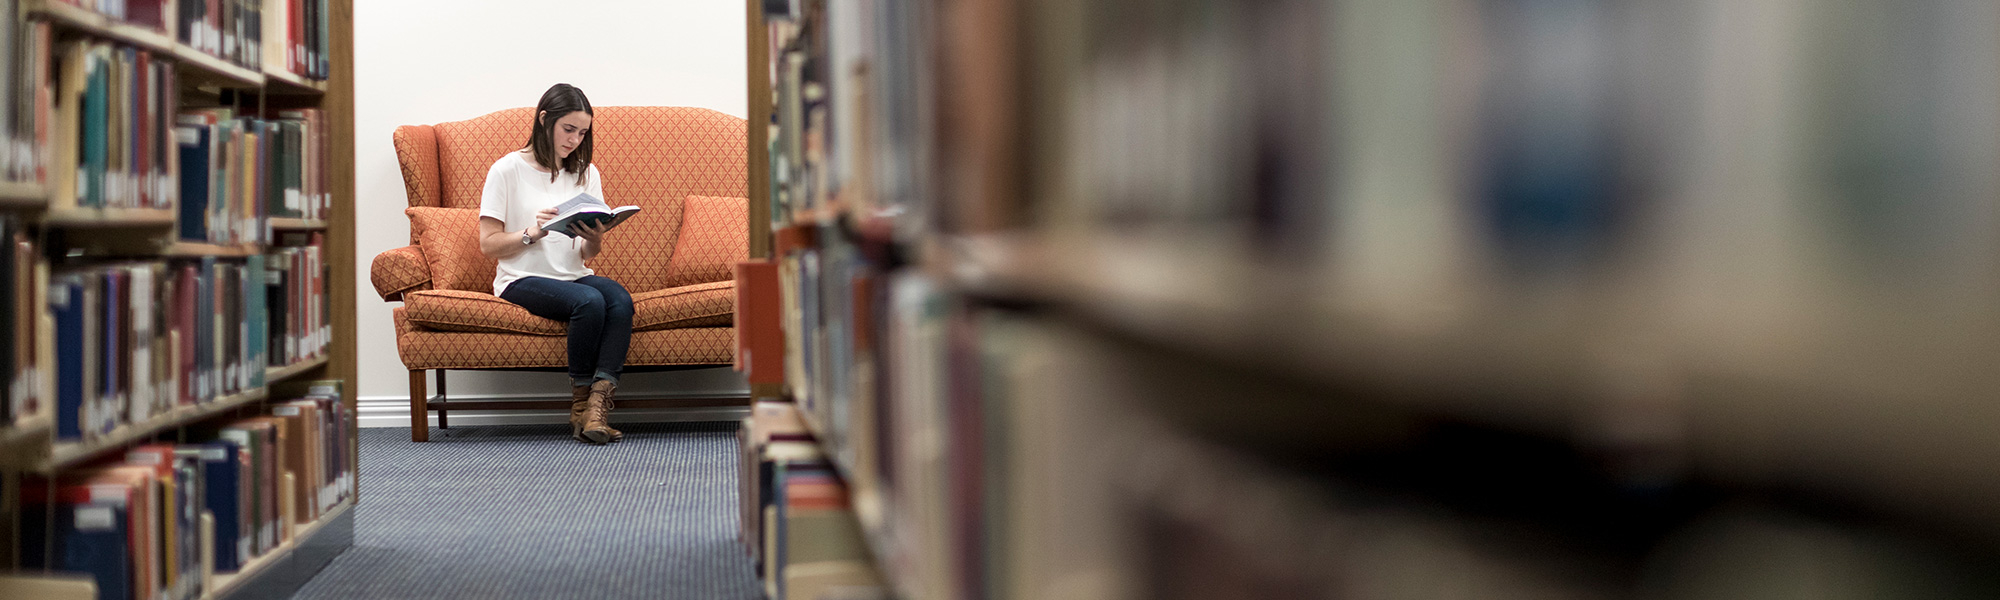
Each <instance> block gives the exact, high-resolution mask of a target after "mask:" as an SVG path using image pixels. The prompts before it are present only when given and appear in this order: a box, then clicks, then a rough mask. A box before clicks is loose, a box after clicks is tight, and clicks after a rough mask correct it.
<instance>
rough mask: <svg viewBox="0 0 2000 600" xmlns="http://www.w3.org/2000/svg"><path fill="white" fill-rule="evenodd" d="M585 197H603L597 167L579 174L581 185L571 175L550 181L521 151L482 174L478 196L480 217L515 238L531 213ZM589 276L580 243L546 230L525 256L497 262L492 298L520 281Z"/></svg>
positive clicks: (530, 219) (529, 220)
mask: <svg viewBox="0 0 2000 600" xmlns="http://www.w3.org/2000/svg"><path fill="white" fill-rule="evenodd" d="M586 192H588V193H589V194H590V195H592V196H596V197H598V198H599V199H603V198H604V181H603V180H602V179H600V178H599V177H598V175H597V166H596V165H591V166H590V167H588V168H586V169H585V170H584V184H583V185H577V184H576V175H575V174H572V173H563V174H562V175H560V176H558V177H556V180H555V181H553V182H551V181H549V174H548V173H544V172H541V171H537V170H535V165H534V157H532V156H529V155H528V154H527V153H526V152H509V153H507V155H506V156H502V157H500V160H497V161H494V162H493V168H491V169H487V170H486V190H485V191H484V192H483V193H481V195H480V197H479V216H480V217H482V218H494V219H499V220H500V222H501V223H503V224H505V225H506V230H507V231H510V232H514V233H516V234H519V233H520V232H521V231H522V230H525V229H527V228H528V227H529V226H530V225H534V224H535V213H537V212H541V210H542V209H544V208H550V207H554V206H555V205H557V204H562V203H563V202H566V201H568V200H569V199H570V198H575V197H576V195H577V194H581V193H586ZM519 238H520V236H519V235H516V236H515V237H514V238H511V239H514V240H516V241H517V242H518V240H519ZM592 274H595V272H593V271H591V270H590V268H589V267H585V266H583V240H581V239H575V238H571V237H570V236H568V235H566V234H562V233H557V232H553V231H551V232H549V235H548V236H547V237H543V238H542V239H541V241H538V242H535V243H534V244H533V245H530V246H528V249H527V251H525V252H522V253H520V254H516V255H514V256H512V257H508V258H503V259H500V266H499V268H498V269H496V270H495V271H494V274H493V294H494V295H496V296H497V295H499V294H500V293H501V292H505V291H507V284H510V283H513V282H514V280H516V279H520V278H522V277H529V276H534V277H547V278H549V279H555V280H558V281H575V280H577V279H580V278H582V277H584V276H586V275H592Z"/></svg>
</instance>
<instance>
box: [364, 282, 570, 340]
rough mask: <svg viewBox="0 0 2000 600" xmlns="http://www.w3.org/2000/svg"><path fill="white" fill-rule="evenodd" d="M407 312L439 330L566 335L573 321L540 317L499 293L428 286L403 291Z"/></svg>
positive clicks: (424, 324) (405, 311) (419, 322)
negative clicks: (565, 321)
mask: <svg viewBox="0 0 2000 600" xmlns="http://www.w3.org/2000/svg"><path fill="white" fill-rule="evenodd" d="M403 306H404V309H405V310H404V314H405V315H406V316H407V317H408V318H409V320H410V322H411V323H415V324H417V325H420V326H423V327H424V328H425V329H433V330H437V331H459V332H466V333H516V334H528V335H566V334H568V333H569V324H568V323H564V322H561V321H554V320H550V319H544V318H541V317H537V316H535V315H533V314H531V313H529V312H528V309H525V308H521V305H519V304H515V303H512V302H508V301H506V300H502V299H500V297H499V296H495V295H492V294H487V293H482V292H467V291H463V290H426V291H421V292H410V293H407V294H403Z"/></svg>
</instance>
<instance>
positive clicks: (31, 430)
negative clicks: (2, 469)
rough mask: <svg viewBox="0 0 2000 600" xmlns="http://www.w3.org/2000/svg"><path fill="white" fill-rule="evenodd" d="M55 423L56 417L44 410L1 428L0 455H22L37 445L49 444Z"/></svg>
mask: <svg viewBox="0 0 2000 600" xmlns="http://www.w3.org/2000/svg"><path fill="white" fill-rule="evenodd" d="M54 424H55V419H53V418H52V417H50V416H49V414H48V413H47V412H46V411H44V412H43V413H42V414H39V415H36V416H34V417H31V418H28V419H24V420H22V421H20V422H17V423H15V424H14V426H12V427H8V428H5V429H0V457H11V456H20V455H21V454H22V453H23V452H27V451H30V450H32V449H33V448H34V447H35V446H43V447H46V446H48V443H49V428H50V427H52V426H53V425H54ZM8 466H12V465H8Z"/></svg>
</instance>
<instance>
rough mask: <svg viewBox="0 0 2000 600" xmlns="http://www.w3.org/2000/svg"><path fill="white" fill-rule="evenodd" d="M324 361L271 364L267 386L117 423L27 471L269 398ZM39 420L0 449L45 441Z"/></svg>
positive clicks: (44, 423)
mask: <svg viewBox="0 0 2000 600" xmlns="http://www.w3.org/2000/svg"><path fill="white" fill-rule="evenodd" d="M327 362H328V358H327V357H325V356H321V357H318V358H313V359H308V360H306V361H304V362H300V363H298V364H293V365H286V366H283V367H271V368H268V369H265V370H264V381H265V385H266V387H262V388H257V389H254V390H250V391H246V392H242V393H238V394H234V395H230V396H223V397H221V398H217V399H215V400H214V401H213V402H209V403H206V404H200V405H195V406H183V407H180V408H176V409H174V410H173V411H172V412H169V413H167V414H164V415H160V416H158V417H154V418H153V420H151V421H148V422H146V423H142V424H137V425H124V426H120V427H119V428H118V429H115V430H112V432H111V433H109V434H107V435H105V436H103V437H99V438H97V439H95V440H91V441H87V442H72V443H67V444H56V445H55V446H54V447H53V448H52V449H51V450H50V451H49V455H48V457H47V458H46V459H45V460H43V461H41V462H39V463H36V464H33V465H29V468H28V469H27V470H30V471H35V472H39V473H52V472H55V471H58V470H61V469H64V468H68V467H71V466H74V465H77V464H79V463H82V462H85V461H88V460H90V459H93V458H96V457H98V456H99V455H102V454H103V453H105V452H107V451H110V450H116V449H118V448H121V447H124V446H128V445H131V444H132V443H134V442H138V441H141V440H145V439H147V438H149V437H152V436H153V435H154V434H157V433H159V432H162V431H167V430H170V429H174V428H176V427H182V426H185V425H189V424H193V423H198V422H201V421H204V420H207V419H208V418H209V417H213V416H215V415H219V414H222V413H225V412H229V411H232V410H235V409H237V408H239V407H242V406H245V405H249V404H254V403H256V402H261V401H263V400H264V399H266V398H268V397H270V388H269V385H270V384H273V383H277V382H279V381H283V380H286V379H291V378H293V377H297V376H299V375H300V374H303V373H305V372H307V371H311V370H313V369H315V368H318V367H320V366H322V365H325V364H327ZM38 420H39V421H40V432H39V433H35V432H33V431H20V432H16V433H5V432H0V448H14V447H16V444H15V442H14V441H13V438H17V437H24V436H37V435H38V436H40V437H39V438H34V439H42V440H46V439H47V436H48V432H49V429H48V426H49V421H50V420H51V419H50V418H49V417H42V418H39V419H38ZM9 431H13V430H9Z"/></svg>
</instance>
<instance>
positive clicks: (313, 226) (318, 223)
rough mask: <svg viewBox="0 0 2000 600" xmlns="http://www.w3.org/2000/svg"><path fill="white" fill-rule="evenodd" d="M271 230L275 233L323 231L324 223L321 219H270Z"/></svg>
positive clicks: (324, 228)
mask: <svg viewBox="0 0 2000 600" xmlns="http://www.w3.org/2000/svg"><path fill="white" fill-rule="evenodd" d="M271 229H274V230H277V231H325V230H326V221H325V220H322V219H291V218H275V217H274V218H272V219H271Z"/></svg>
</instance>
